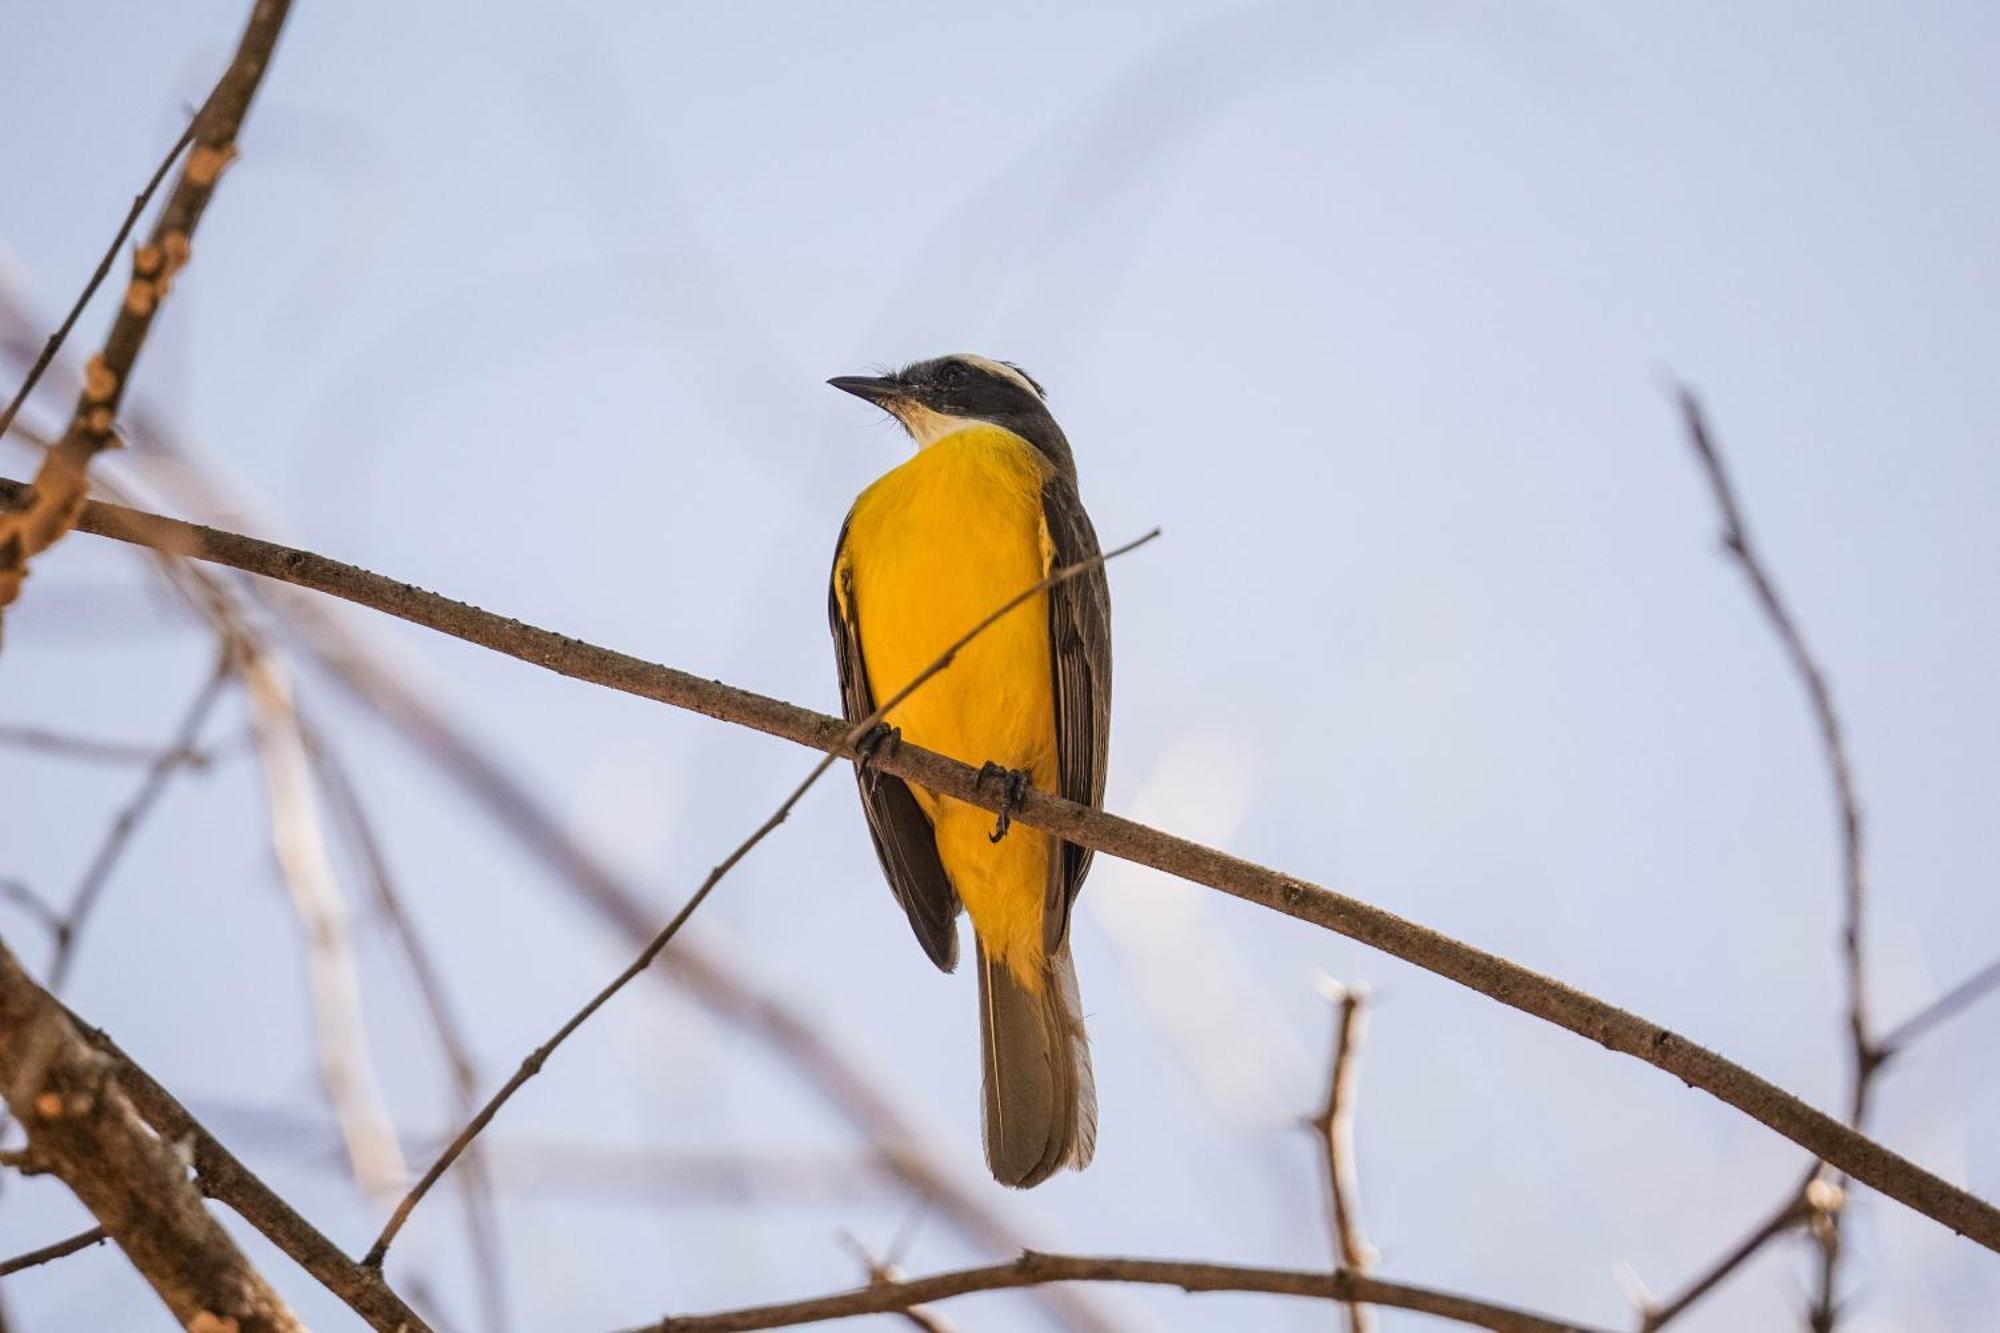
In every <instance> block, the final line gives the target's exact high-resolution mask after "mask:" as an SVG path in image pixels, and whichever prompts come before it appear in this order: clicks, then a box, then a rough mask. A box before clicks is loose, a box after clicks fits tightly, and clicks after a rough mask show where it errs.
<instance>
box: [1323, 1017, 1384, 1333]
mask: <svg viewBox="0 0 2000 1333" xmlns="http://www.w3.org/2000/svg"><path fill="white" fill-rule="evenodd" d="M1326 989H1327V998H1329V999H1331V1000H1332V1001H1333V1002H1334V1006H1335V1013H1336V1015H1337V1018H1336V1020H1335V1022H1334V1033H1333V1066H1332V1073H1331V1075H1330V1076H1329V1077H1328V1079H1327V1089H1326V1106H1325V1107H1324V1108H1323V1109H1322V1110H1321V1111H1320V1113H1319V1114H1318V1115H1317V1116H1314V1117H1313V1120H1312V1127H1313V1130H1314V1131H1315V1132H1316V1133H1317V1135H1318V1136H1319V1141H1320V1146H1321V1147H1322V1148H1323V1149H1324V1151H1325V1154H1326V1181H1327V1201H1328V1207H1329V1209H1330V1210H1331V1213H1332V1218H1333V1244H1334V1261H1335V1262H1336V1263H1337V1264H1338V1265H1339V1266H1340V1267H1341V1268H1343V1269H1345V1270H1347V1271H1348V1272H1350V1273H1356V1274H1362V1273H1366V1272H1367V1271H1368V1269H1369V1268H1370V1267H1371V1266H1372V1265H1373V1264H1374V1254H1373V1251H1372V1249H1371V1247H1370V1246H1369V1245H1368V1243H1367V1242H1366V1241H1364V1240H1363V1239H1362V1238H1361V1221H1360V1218H1359V1216H1358V1215H1357V1213H1356V1204H1355V1197H1356V1195H1357V1193H1358V1187H1357V1186H1356V1184H1355V1170H1354V1080H1355V1076H1356V1073H1357V1072H1358V1067H1359V1064H1360V1061H1359V1058H1358V1054H1359V1051H1360V1049H1361V1038H1362V1033H1363V1030H1364V1028H1365V1027H1366V1025H1365V1024H1364V1023H1363V1021H1362V1017H1363V1015H1362V1011H1363V1009H1364V1008H1365V1007H1366V1006H1367V1003H1368V995H1367V992H1366V991H1365V990H1364V989H1362V988H1360V987H1356V986H1343V985H1341V984H1340V983H1339V982H1337V981H1334V980H1332V979H1331V978H1329V979H1328V980H1327V985H1326ZM1374 1326H1375V1321H1374V1319H1372V1318H1371V1317H1370V1316H1369V1312H1368V1307H1367V1306H1366V1305H1363V1304H1361V1303H1360V1302H1359V1301H1349V1302H1348V1303H1347V1327H1348V1329H1349V1333H1370V1330H1372V1329H1373V1328H1374Z"/></svg>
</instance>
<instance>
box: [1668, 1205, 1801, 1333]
mask: <svg viewBox="0 0 2000 1333" xmlns="http://www.w3.org/2000/svg"><path fill="white" fill-rule="evenodd" d="M1813 1174H1814V1175H1817V1174H1818V1173H1817V1171H1815V1172H1814V1173H1813ZM1811 1213H1812V1210H1811V1209H1810V1208H1809V1207H1808V1206H1807V1204H1806V1201H1805V1193H1804V1191H1803V1190H1794V1191H1793V1192H1792V1193H1791V1195H1790V1196H1788V1197H1787V1198H1786V1200H1785V1201H1784V1203H1782V1204H1780V1205H1779V1206H1778V1207H1777V1208H1776V1209H1775V1210H1773V1211H1772V1213H1771V1214H1770V1216H1768V1217H1766V1218H1765V1219H1764V1221H1763V1222H1762V1223H1760V1224H1759V1225H1758V1226H1757V1227H1756V1228H1754V1229H1753V1230H1752V1231H1751V1232H1750V1234H1749V1235H1747V1236H1745V1237H1744V1238H1743V1239H1742V1240H1741V1241H1739V1242H1737V1244H1736V1245H1735V1247H1734V1248H1732V1249H1731V1250H1730V1251H1729V1252H1728V1253H1727V1254H1725V1255H1723V1256H1722V1257H1721V1258H1720V1259H1717V1260H1716V1261H1715V1262H1714V1263H1713V1264H1711V1265H1710V1266H1709V1267H1708V1269H1707V1270H1706V1271H1705V1272H1703V1273H1702V1274H1701V1275H1700V1276H1698V1277H1696V1278H1694V1279H1692V1280H1691V1281H1690V1282H1689V1283H1688V1284H1687V1286H1685V1287H1683V1288H1682V1289H1681V1291H1680V1294H1678V1295H1676V1296H1674V1297H1673V1298H1672V1299H1671V1300H1666V1301H1662V1302H1659V1303H1658V1304H1655V1305H1652V1306H1649V1307H1647V1308H1646V1309H1645V1310H1643V1311H1642V1312H1641V1314H1640V1319H1639V1329H1640V1333H1656V1330H1658V1329H1662V1328H1665V1327H1666V1326H1667V1325H1668V1324H1670V1323H1672V1322H1673V1321H1674V1320H1676V1319H1678V1318H1679V1317H1680V1316H1681V1315H1682V1314H1683V1313H1685V1312H1686V1311H1687V1308H1688V1307H1689V1306H1691V1305H1693V1304H1694V1303H1695V1302H1696V1301H1698V1300H1700V1299H1701V1298H1702V1297H1704V1296H1706V1295H1708V1293H1709V1292H1711V1291H1713V1290H1715V1288H1716V1287H1718V1286H1720V1285H1721V1284H1722V1282H1723V1280H1724V1279H1725V1278H1727V1277H1728V1276H1729V1275H1730V1274H1732V1273H1734V1272H1735V1271H1736V1270H1737V1269H1739V1268H1741V1267H1742V1266H1743V1265H1744V1264H1746V1263H1748V1262H1750V1260H1752V1259H1754V1258H1755V1257H1756V1256H1757V1254H1758V1252H1759V1251H1761V1250H1762V1249H1763V1248H1764V1247H1765V1246H1766V1245H1768V1244H1770V1243H1771V1242H1772V1241H1773V1240H1775V1239H1777V1238H1778V1237H1779V1236H1782V1235H1784V1234H1785V1233H1786V1232H1789V1231H1792V1230H1795V1229H1796V1228H1798V1227H1801V1226H1804V1225H1805V1223H1806V1220H1807V1218H1809V1217H1810V1216H1811Z"/></svg>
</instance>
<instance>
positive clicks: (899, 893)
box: [826, 524, 959, 972]
mask: <svg viewBox="0 0 2000 1333" xmlns="http://www.w3.org/2000/svg"><path fill="white" fill-rule="evenodd" d="M846 550H847V528H846V525H844V524H843V525H842V526H841V529H840V541H839V543H838V544H837V545H836V546H835V548H834V557H833V576H832V579H831V580H830V582H829V585H828V588H827V599H826V609H827V619H828V620H829V621H830V622H831V624H832V627H833V649H834V656H835V658H836V659H837V660H838V661H839V663H840V705H841V711H842V712H843V713H844V714H845V715H846V717H847V720H848V721H849V722H859V721H861V720H862V719H863V718H865V717H867V716H868V715H869V714H870V713H873V712H874V711H875V695H874V691H873V690H872V689H870V688H869V684H868V663H867V660H866V659H865V658H864V657H863V656H862V653H861V631H860V628H859V627H858V625H857V624H855V623H854V621H853V620H852V619H851V617H853V616H855V615H856V614H857V613H856V612H855V610H854V607H855V601H854V578H853V573H852V571H851V570H849V568H848V567H847V562H846V561H845V559H843V556H844V555H845V553H846ZM843 604H844V606H845V609H844V610H843ZM856 777H857V778H858V780H859V784H860V787H861V809H862V811H863V812H864V813H865V814H866V815H867V816H868V833H869V836H870V837H872V838H873V839H874V841H875V855H876V857H877V858H879V859H880V860H881V862H882V873H883V874H884V875H885V876H887V877H888V880H889V888H890V890H891V891H893V892H894V893H895V895H896V901H897V902H899V903H901V904H902V905H903V912H904V914H905V915H907V916H908V917H909V918H910V929H911V930H913V931H915V932H916V936H917V942H918V943H919V944H921V945H923V946H924V952H925V953H926V954H928V955H930V960H931V961H932V962H933V963H936V964H937V965H938V967H939V968H941V969H943V970H944V971H946V972H949V971H951V970H952V969H953V968H955V967H957V966H958V911H959V902H958V891H957V890H956V889H954V888H952V885H951V878H950V876H948V875H946V874H945V871H944V865H943V863H942V862H940V861H939V860H938V851H937V834H936V831H935V830H934V829H933V828H932V827H931V821H930V819H929V817H928V816H926V815H925V814H924V812H923V810H922V808H921V807H919V806H918V805H917V798H916V797H914V796H912V795H911V794H910V789H909V787H908V786H907V785H906V784H905V783H904V782H903V780H902V779H901V778H897V777H891V776H890V775H889V774H887V773H881V772H870V773H865V774H864V773H862V772H861V771H860V770H859V769H856Z"/></svg>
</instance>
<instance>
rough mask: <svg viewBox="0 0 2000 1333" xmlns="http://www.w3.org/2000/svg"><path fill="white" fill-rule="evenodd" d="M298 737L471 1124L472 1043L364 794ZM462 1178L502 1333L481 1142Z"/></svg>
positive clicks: (474, 1091) (500, 1288)
mask: <svg viewBox="0 0 2000 1333" xmlns="http://www.w3.org/2000/svg"><path fill="white" fill-rule="evenodd" d="M300 734H301V735H302V736H303V737H304V739H305V742H306V749H307V753H308V754H309V755H310V757H311V758H312V761H313V768H314V771H315V772H316V773H317V774H318V775H319V781H320V786H321V788H322V789H323V790H324V791H325V793H326V796H327V801H328V804H329V806H330V808H331V810H332V812H333V815H334V817H335V819H337V820H338V821H339V823H340V825H341V827H342V829H343V830H344V831H345V833H346V835H347V838H348V841H349V842H350V843H351V844H352V846H353V848H354V851H355V854H356V856H357V857H358V858H359V860H360V862H361V865H362V868H363V870H364V871H365V872H366V873H367V876H368V884H369V888H370V889H371V890H373V892H374V895H375V905H376V907H377V908H378V909H380V911H381V913H382V916H383V918H384V919H385V920H386V921H387V922H388V923H389V929H390V931H391V932H392V933H393V934H394V935H395V937H396V941H397V943H398V944H399V945H400V946H401V947H402V950H403V957H404V960H405V961H406V962H407V963H408V964H409V968H410V975H411V977H412V978H413V979H414V980H415V982H416V986H417V993H418V994H419V995H420V996H422V997H423V1002H424V1011H425V1012H426V1013H427V1014H428V1015H429V1016H430V1021H431V1031H432V1033H433V1034H434V1035H435V1036H436V1037H437V1042H438V1047H439V1049H440V1050H441V1051H442V1052H443V1053H444V1057H445V1064H446V1066H447V1067H448V1068H449V1069H450V1071H451V1080H450V1082H451V1091H452V1100H453V1104H454V1105H455V1106H456V1107H457V1112H458V1118H459V1119H461V1120H467V1119H470V1118H471V1117H472V1116H473V1115H474V1114H475V1113H476V1112H477V1110H478V1108H479V1084H478V1077H479V1076H478V1072H477V1071H476V1070H475V1069H474V1067H473V1063H472V1048H471V1045H470V1043H469V1042H468V1041H467V1040H466V1038H465V1034H464V1031H463V1029H462V1028H461V1027H460V1025H459V1021H458V1015H457V1013H456V1012H455V1011H454V1010H453V1007H452V1003H451V997H450V996H449V995H447V994H446V993H445V985H444V975H443V973H442V972H441V971H440V970H439V968H438V966H437V963H436V961H435V960H434V959H433V958H432V957H431V953H430V949H429V947H428V946H427V945H426V944H425V943H424V938H423V935H422V933H421V932H420V931H418V929H417V923H416V921H415V920H414V919H413V918H412V917H411V916H410V914H409V912H408V911H407V910H405V908H404V906H403V898H402V894H401V893H400V892H398V890H397V888H396V882H395V879H394V878H393V877H392V876H391V875H390V873H389V862H388V858H387V856H386V855H384V853H383V850H382V846H381V843H380V842H379V841H378V840H377V838H376V836H375V829H374V827H373V825H371V824H370V823H369V821H368V815H367V812H366V811H365V810H364V809H363V808H362V805H361V796H360V793H359V792H357V791H356V790H355V789H354V784H353V783H352V782H351V781H349V780H348V776H347V771H346V769H345V768H343V767H342V766H341V764H340V761H339V760H338V759H337V758H336V757H335V755H334V753H333V751H332V750H331V749H329V748H328V747H327V745H326V742H325V739H324V738H323V737H321V736H320V735H319V734H318V732H317V731H316V730H314V729H312V728H310V727H306V726H304V725H303V722H301V731H300ZM460 1180H461V1182H462V1183H463V1185H464V1190H463V1194H464V1197H465V1225H466V1231H467V1233H468V1234H469V1235H470V1237H471V1240H472V1256H473V1263H474V1266H475V1267H476V1268H477V1269H478V1272H479V1287H480V1301H481V1305H482V1312H483V1314H484V1324H485V1327H486V1328H487V1329H488V1330H489V1333H501V1331H502V1330H504V1329H505V1328H506V1327H507V1325H508V1323H509V1320H508V1317H507V1302H506V1286H505V1283H504V1282H503V1281H502V1279H501V1271H502V1267H503V1260H502V1258H501V1253H500V1224H499V1219H498V1217H497V1216H496V1214H495V1212H494V1204H493V1181H492V1176H491V1173H490V1172H489V1170H488V1169H487V1161H486V1153H485V1150H484V1145H481V1144H474V1145H473V1146H472V1148H471V1150H470V1151H468V1152H467V1153H466V1155H465V1170H464V1172H463V1173H462V1175H461V1177H460Z"/></svg>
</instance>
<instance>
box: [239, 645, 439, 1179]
mask: <svg viewBox="0 0 2000 1333" xmlns="http://www.w3.org/2000/svg"><path fill="white" fill-rule="evenodd" d="M238 657H239V662H238V666H237V671H238V674H240V675H241V676H242V678H243V684H244V688H245V691H246V693H247V694H248V696H249V699H250V715H251V728H252V734H253V735H254V737H255V739H256V745H257V752H258V756H259V757H260V759H261V760H262V761H263V770H264V785H265V791H266V794H267V798H268V801H269V806H270V819H271V847H272V850H273V851H274V852H275V853H276V854H277V858H278V868H279V871H280V874H281V876H282V878H283V879H284V881H285V887H286V889H287V890H288V891H289V894H290V897H291V901H292V910H293V911H294V912H295V913H296V914H297V916H298V919H299V925H300V926H301V928H302V929H303V930H304V932H305V942H306V974H307V977H308V980H309V982H310V984H311V991H312V1013H313V1028H314V1036H315V1042H316V1045H317V1046H318V1056H319V1059H318V1063H319V1074H320V1084H321V1086H322V1087H324V1088H325V1090H326V1097H327V1101H328V1102H330V1103H331V1104H332V1106H333V1112H334V1115H335V1117H336V1118H337V1119H338V1120H339V1121H340V1130H341V1136H342V1137H343V1138H344V1139H345V1140H346V1143H347V1155H348V1160H349V1161H350V1162H351V1163H352V1165H353V1168H354V1179H355V1181H356V1182H357V1183H358V1184H359V1185H360V1186H361V1188H362V1189H363V1190H365V1191H367V1192H368V1193H370V1194H372V1195H375V1196H377V1197H379V1198H389V1197H393V1196H394V1195H395V1193H396V1191H398V1190H400V1189H401V1188H403V1184H404V1182H405V1181H406V1180H407V1179H408V1178H409V1169H408V1167H407V1166H405V1165H404V1162H403V1151H402V1147H401V1145H399V1144H398V1143H397V1142H396V1131H395V1129H394V1126H393V1123H392V1121H391V1120H390V1117H389V1111H388V1108H387V1107H386V1106H385V1105H384V1104H383V1101H382V1093H381V1089H380V1088H379V1087H378V1086H377V1084H376V1081H375V1075H374V1070H373V1064H372V1061H371V1060H370V1058H369V1054H368V1032H367V1022H366V1020H365V1018H364V1017H363V1015H362V1012H361V981H360V977H359V976H358V974H357V972H356V969H355V963H354V946H353V942H352V940H351V939H350V937H349V934H348V925H347V903H346V901H345V899H343V898H342V896H341V892H340V882H339V880H338V879H337V878H336V876H335V875H334V870H333V863H332V861H331V860H329V859H328V856H327V850H326V838H325V835H324V834H323V832H322V831H321V828H320V822H319V802H318V798H317V794H316V793H315V791H314V789H313V778H312V768H311V765H310V763H309V762H308V761H307V758H306V749H305V742H304V739H303V738H302V737H301V736H300V734H299V724H298V715H297V712H296V711H295V709H294V707H293V703H292V687H291V682H290V680H289V679H288V678H287V676H286V673H285V670H284V667H283V666H282V665H281V664H280V663H279V662H278V660H277V658H276V657H275V656H274V655H273V654H272V653H270V652H268V651H265V650H264V649H263V647H262V646H261V645H260V644H258V643H255V642H246V643H245V644H244V645H243V646H242V648H241V650H240V652H239V654H238Z"/></svg>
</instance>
